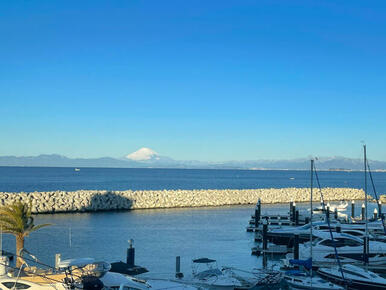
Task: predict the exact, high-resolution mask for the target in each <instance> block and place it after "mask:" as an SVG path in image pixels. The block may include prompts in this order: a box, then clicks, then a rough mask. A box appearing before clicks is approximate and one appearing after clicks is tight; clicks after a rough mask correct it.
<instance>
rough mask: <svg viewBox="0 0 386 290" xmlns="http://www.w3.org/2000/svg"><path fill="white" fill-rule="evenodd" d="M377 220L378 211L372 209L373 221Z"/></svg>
mask: <svg viewBox="0 0 386 290" xmlns="http://www.w3.org/2000/svg"><path fill="white" fill-rule="evenodd" d="M377 219H378V210H377V209H376V208H374V220H375V221H376V220H377Z"/></svg>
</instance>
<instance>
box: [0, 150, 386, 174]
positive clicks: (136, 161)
mask: <svg viewBox="0 0 386 290" xmlns="http://www.w3.org/2000/svg"><path fill="white" fill-rule="evenodd" d="M309 162H310V161H309V158H300V159H291V160H249V161H225V162H204V161H194V160H188V161H181V160H174V159H172V158H169V157H166V156H161V155H159V154H158V153H157V152H155V151H153V150H152V149H149V148H141V149H139V150H137V151H135V152H133V153H131V154H128V155H127V156H125V157H123V158H111V157H102V158H89V159H88V158H68V157H65V156H62V155H58V154H50V155H47V154H44V155H39V156H28V157H16V156H0V166H31V167H32V166H36V167H41V166H46V167H114V168H193V169H194V168H200V169H254V170H264V169H274V170H280V169H281V170H308V168H309ZM370 165H371V169H372V170H380V171H383V170H386V161H374V160H372V161H370ZM317 167H318V169H321V170H362V169H363V160H361V159H352V158H345V157H322V158H319V159H318V161H317Z"/></svg>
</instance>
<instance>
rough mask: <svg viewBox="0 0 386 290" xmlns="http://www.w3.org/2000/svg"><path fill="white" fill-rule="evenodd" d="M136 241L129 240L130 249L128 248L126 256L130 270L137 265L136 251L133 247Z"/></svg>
mask: <svg viewBox="0 0 386 290" xmlns="http://www.w3.org/2000/svg"><path fill="white" fill-rule="evenodd" d="M133 245H134V240H133V239H130V240H129V247H128V248H127V255H126V264H127V265H128V266H129V268H132V267H134V265H135V249H134V247H133Z"/></svg>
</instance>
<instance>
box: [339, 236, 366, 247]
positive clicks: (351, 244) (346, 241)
mask: <svg viewBox="0 0 386 290" xmlns="http://www.w3.org/2000/svg"><path fill="white" fill-rule="evenodd" d="M337 240H338V242H339V243H341V244H343V245H344V246H348V247H359V246H361V243H360V242H358V241H356V240H351V239H341V238H338V239H337Z"/></svg>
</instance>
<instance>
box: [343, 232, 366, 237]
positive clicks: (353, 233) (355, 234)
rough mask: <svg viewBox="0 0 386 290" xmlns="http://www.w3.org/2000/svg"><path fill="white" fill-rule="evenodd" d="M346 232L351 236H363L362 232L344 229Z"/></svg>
mask: <svg viewBox="0 0 386 290" xmlns="http://www.w3.org/2000/svg"><path fill="white" fill-rule="evenodd" d="M345 233H346V234H349V235H353V236H357V237H358V236H363V233H361V232H353V231H345Z"/></svg>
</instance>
